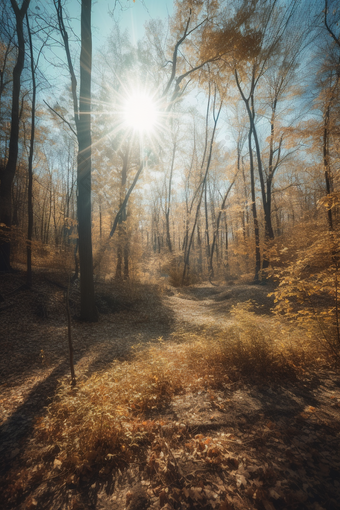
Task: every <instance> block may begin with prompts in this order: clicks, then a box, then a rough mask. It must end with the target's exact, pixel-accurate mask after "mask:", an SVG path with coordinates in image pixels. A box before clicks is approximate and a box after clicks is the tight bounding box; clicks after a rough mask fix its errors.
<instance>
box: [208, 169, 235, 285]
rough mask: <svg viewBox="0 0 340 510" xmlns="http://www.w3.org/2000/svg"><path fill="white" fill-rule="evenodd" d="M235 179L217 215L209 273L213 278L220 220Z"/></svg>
mask: <svg viewBox="0 0 340 510" xmlns="http://www.w3.org/2000/svg"><path fill="white" fill-rule="evenodd" d="M235 179H236V176H235V178H234V180H233V181H232V183H231V184H230V186H229V188H228V189H227V191H226V193H225V195H224V198H223V201H222V205H221V208H220V210H219V212H218V215H217V219H216V229H215V232H214V237H213V242H212V245H211V253H210V259H209V275H210V278H212V277H213V276H214V269H213V257H214V251H215V246H216V242H217V237H218V231H219V228H220V222H221V217H222V213H223V211H224V208H225V204H226V202H227V198H228V196H229V193H230V191H231V188H232V187H233V185H234V182H235ZM225 224H226V254H227V253H228V232H227V220H226V223H225Z"/></svg>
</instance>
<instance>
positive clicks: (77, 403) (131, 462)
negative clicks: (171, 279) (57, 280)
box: [0, 278, 340, 510]
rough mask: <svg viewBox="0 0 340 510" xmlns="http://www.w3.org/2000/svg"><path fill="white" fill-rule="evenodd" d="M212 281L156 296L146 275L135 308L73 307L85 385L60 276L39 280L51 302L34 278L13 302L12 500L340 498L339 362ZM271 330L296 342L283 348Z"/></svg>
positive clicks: (278, 505) (144, 503)
mask: <svg viewBox="0 0 340 510" xmlns="http://www.w3.org/2000/svg"><path fill="white" fill-rule="evenodd" d="M207 287H209V286H205V288H204V292H202V290H201V288H200V286H196V289H195V287H193V288H192V289H189V290H188V291H187V293H186V294H187V295H186V296H185V299H182V298H181V293H180V292H178V293H177V294H174V295H173V296H171V295H170V296H169V295H166V293H163V295H161V301H162V302H163V303H164V305H162V306H159V307H158V308H157V307H156V306H155V299H153V298H152V293H153V291H150V289H148V295H149V298H150V300H149V303H148V302H147V300H146V303H145V302H143V303H141V302H138V296H137V297H136V296H135V301H136V302H137V305H136V303H135V304H134V305H133V306H134V307H135V308H134V309H132V311H131V310H127V309H126V307H125V308H124V307H122V309H121V310H120V311H118V312H113V311H112V310H111V312H108V313H107V314H105V315H102V316H101V319H100V322H99V324H97V325H86V324H80V323H77V322H76V321H74V323H73V329H74V343H75V348H76V352H77V358H76V362H77V363H76V373H77V376H78V384H77V386H76V388H75V389H71V388H70V387H69V376H68V374H67V365H66V366H65V362H64V360H63V357H64V356H65V359H67V358H66V356H67V350H66V348H65V345H66V341H65V335H66V329H65V326H63V321H64V317H63V315H62V314H63V313H64V310H63V296H62V293H61V292H60V290H58V288H54V287H53V285H50V284H48V283H46V281H44V279H43V278H42V279H41V281H40V282H39V290H38V292H39V293H40V294H43V293H45V294H48V295H49V299H50V303H52V305H51V304H50V311H49V313H48V315H47V317H39V316H37V315H34V310H33V309H32V307H33V305H34V303H33V304H32V300H31V302H30V304H29V305H28V304H27V303H28V300H27V293H28V292H29V291H24V292H23V293H22V294H21V295H18V298H17V301H16V302H15V303H14V305H13V307H12V306H10V307H8V308H6V310H4V311H3V312H2V318H4V321H3V324H4V328H5V329H4V330H5V331H6V337H5V341H4V343H3V344H2V349H3V356H2V361H1V375H2V380H1V396H0V400H1V412H2V420H3V424H2V427H1V436H0V437H1V444H0V454H1V456H2V461H1V474H2V483H1V487H2V488H1V498H2V501H3V505H4V506H3V508H4V509H7V508H8V509H9V508H11V509H28V510H29V509H33V508H49V509H59V508H64V509H77V508H79V509H80V508H97V509H103V510H105V509H109V508H110V509H115V508H117V509H124V508H128V509H129V510H133V509H136V508H137V509H139V510H142V509H143V508H151V509H152V508H153V509H158V508H163V509H165V510H170V509H175V510H176V509H182V508H183V509H196V508H199V509H207V510H208V509H209V510H210V509H217V510H226V509H227V510H230V509H232V510H235V509H245V508H247V509H248V508H249V509H259V510H260V509H261V510H262V509H265V510H273V509H274V510H279V509H285V508H293V509H294V508H296V509H310V508H312V509H315V510H320V509H325V510H328V509H333V508H334V509H336V508H338V501H339V499H340V482H339V480H340V458H339V437H340V436H339V434H340V416H339V403H340V395H339V377H338V374H337V373H336V372H334V371H332V370H330V369H329V368H328V367H327V361H328V360H327V359H326V358H325V357H323V356H322V354H318V356H317V357H316V356H315V352H314V351H313V352H312V353H311V356H310V357H308V355H307V354H308V349H309V348H310V346H309V345H307V344H306V345H305V346H304V345H299V346H298V347H296V346H292V344H293V343H294V342H293V340H294V332H292V331H291V330H289V329H287V328H286V326H284V325H282V324H278V323H276V322H275V321H274V319H273V318H272V317H271V316H268V315H266V314H264V315H262V316H256V317H255V316H254V315H252V313H253V312H251V308H250V307H249V306H248V307H247V306H243V308H240V309H239V310H237V307H236V311H235V310H232V309H231V308H230V296H229V294H228V302H227V303H226V307H225V308H223V301H222V300H221V294H219V295H217V298H216V296H215V298H214V295H215V294H216V291H215V289H212V291H211V293H209V288H207ZM261 291H262V289H261ZM76 292H77V290H76V289H75V290H74V291H73V295H74V301H75V302H76V296H75V294H76ZM106 292H107V289H106ZM140 292H141V295H142V294H143V292H144V290H140ZM195 292H197V295H196V298H195V299H190V296H192V297H195V295H194V293H195ZM224 292H226V291H224ZM228 292H229V291H228ZM242 292H243V294H244V286H242ZM190 293H191V294H190ZM263 294H265V291H263ZM202 295H203V298H202ZM71 297H72V296H71ZM156 301H157V299H156ZM150 302H151V304H150ZM157 302H158V301H157ZM228 307H229V308H228ZM18 310H20V315H19V316H18ZM229 312H232V314H230V313H229ZM197 317H200V320H199V321H197ZM205 318H206V319H207V320H205ZM164 319H166V320H164ZM235 321H236V324H235ZM242 321H243V324H242ZM23 324H26V328H24V327H23ZM250 325H251V329H252V330H253V333H252V335H253V336H252V338H253V340H252V342H250V343H246V342H244V338H245V337H246V336H247V334H248V333H249V328H250ZM285 328H286V329H285ZM254 329H256V334H255V335H254ZM263 329H265V330H266V335H265V336H264V334H263V331H262V330H263ZM19 332H21V334H20V335H19ZM279 332H280V335H281V336H279ZM261 335H262V336H261ZM268 335H269V336H270V335H272V338H275V340H276V342H275V344H278V343H279V342H278V340H279V339H282V338H283V337H284V338H285V339H286V345H287V344H288V343H289V345H290V349H291V351H287V349H286V345H285V346H284V347H283V348H282V349H283V350H282V351H280V356H283V357H284V360H283V361H280V363H279V362H278V361H277V354H278V353H277V352H274V351H272V350H270V349H269V350H268V346H267V344H266V342H267V340H268ZM226 338H227V339H232V342H233V343H232V345H230V344H228V345H226V341H225V339H226ZM288 338H289V342H288V341H287V339H288ZM228 341H229V340H228ZM230 341H231V340H230ZM299 341H300V342H301V336H299ZM150 342H151V343H150ZM242 342H243V343H242ZM227 343H228V342H227ZM301 344H303V342H301ZM231 347H232V349H231ZM261 349H262V353H261V352H260V351H261ZM9 351H10V353H11V363H8V359H9V358H8V352H9ZM6 353H7V362H6V360H5V359H6ZM280 359H281V358H280ZM316 359H318V360H319V361H317V362H316ZM13 367H14V368H13ZM25 406H26V407H25ZM27 406H29V407H27Z"/></svg>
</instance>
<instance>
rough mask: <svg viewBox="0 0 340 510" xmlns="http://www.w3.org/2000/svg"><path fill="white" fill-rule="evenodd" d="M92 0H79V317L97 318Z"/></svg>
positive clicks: (87, 319) (95, 319) (85, 318)
mask: <svg viewBox="0 0 340 510" xmlns="http://www.w3.org/2000/svg"><path fill="white" fill-rule="evenodd" d="M91 70H92V37H91V0H82V3H81V52H80V98H79V120H78V129H77V135H78V145H79V151H78V159H77V162H78V168H77V182H78V200H77V210H78V232H79V267H80V308H81V312H80V313H81V318H82V320H86V321H89V322H95V321H97V320H98V311H97V308H96V305H95V298H94V283H93V259H92V236H91V226H92V219H91Z"/></svg>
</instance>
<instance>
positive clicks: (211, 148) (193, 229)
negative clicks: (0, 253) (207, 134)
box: [182, 90, 223, 285]
mask: <svg viewBox="0 0 340 510" xmlns="http://www.w3.org/2000/svg"><path fill="white" fill-rule="evenodd" d="M216 94H217V91H216V90H215V97H214V128H213V132H212V135H211V140H210V148H209V156H208V160H207V165H206V169H205V173H204V177H203V180H202V185H201V194H200V196H199V200H198V203H197V207H196V214H195V220H194V225H193V227H192V231H191V235H190V238H189V240H188V246H187V249H186V252H185V255H184V268H183V274H182V285H184V282H185V278H186V275H187V269H188V266H189V258H190V250H191V247H192V244H193V239H194V233H195V229H196V225H197V220H198V216H199V210H200V207H201V203H202V198H203V192H204V187H205V183H206V180H207V176H208V172H209V168H210V163H211V157H212V150H213V143H214V139H215V133H216V128H217V123H218V119H219V116H220V113H221V110H222V105H223V101H221V103H220V106H219V109H218V112H217V115H216V116H215V103H216Z"/></svg>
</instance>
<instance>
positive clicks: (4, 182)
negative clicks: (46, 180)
mask: <svg viewBox="0 0 340 510" xmlns="http://www.w3.org/2000/svg"><path fill="white" fill-rule="evenodd" d="M29 4H30V0H24V1H23V3H22V6H21V9H19V7H18V4H17V3H16V1H15V0H11V6H12V9H13V11H14V14H15V19H16V32H17V38H18V56H17V61H16V64H15V67H14V69H13V90H12V112H11V133H10V140H9V153H8V160H7V164H6V166H5V168H4V169H3V170H2V174H1V182H0V225H3V226H1V227H0V271H10V269H11V260H10V258H11V243H10V233H11V225H12V200H11V191H12V183H13V179H14V175H15V171H16V167H17V161H18V151H19V121H20V88H21V83H20V82H21V73H22V70H23V68H24V61H25V39H24V33H23V19H24V17H25V14H26V12H27V10H28V7H29Z"/></svg>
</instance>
